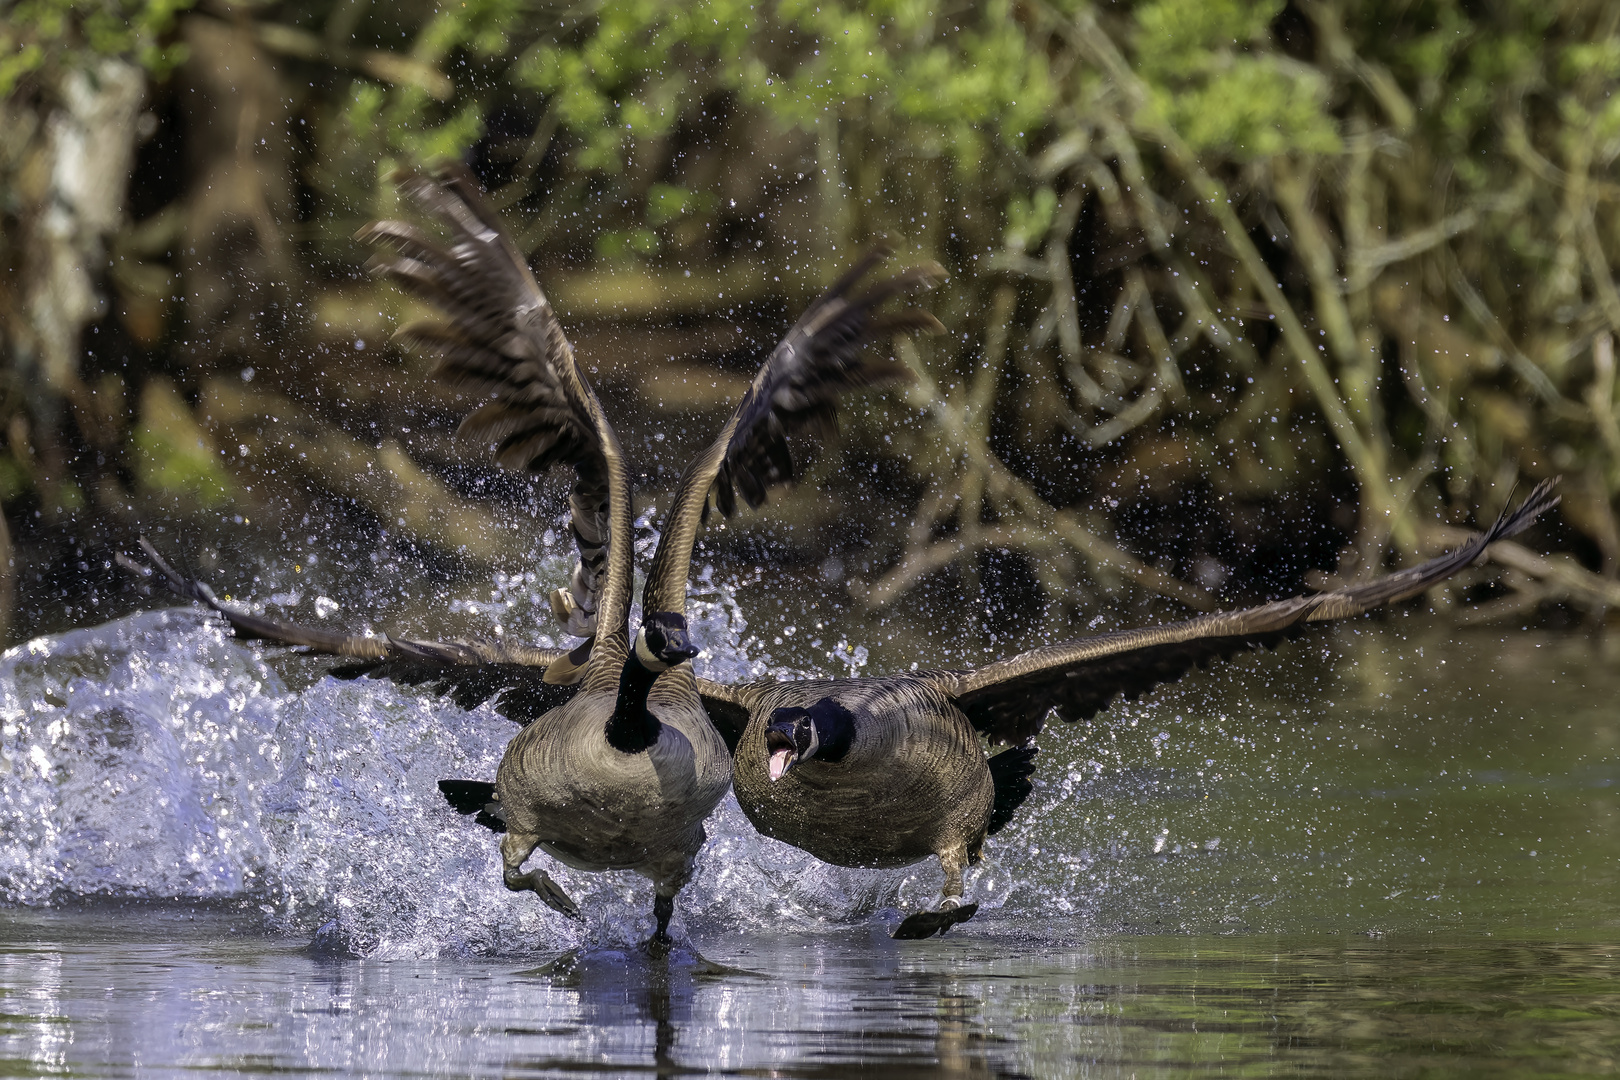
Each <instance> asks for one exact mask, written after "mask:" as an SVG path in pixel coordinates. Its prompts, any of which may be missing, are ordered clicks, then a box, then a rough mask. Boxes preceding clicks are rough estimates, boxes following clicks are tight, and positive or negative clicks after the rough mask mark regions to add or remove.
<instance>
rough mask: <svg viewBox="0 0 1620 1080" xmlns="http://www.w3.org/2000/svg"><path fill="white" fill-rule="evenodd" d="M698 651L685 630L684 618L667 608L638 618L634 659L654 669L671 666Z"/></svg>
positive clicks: (694, 654) (687, 658)
mask: <svg viewBox="0 0 1620 1080" xmlns="http://www.w3.org/2000/svg"><path fill="white" fill-rule="evenodd" d="M700 651H701V650H699V649H698V648H697V647H696V646H695V645H693V644H692V638H691V636H690V635H689V634H688V633H687V632H686V617H685V616H683V615H676V614H674V613H673V612H668V611H655V612H653V613H652V614H651V615H648V616H647V617H646V618H644V619H642V620H641V631H640V632H639V633H638V634H636V659H638V660H640V661H641V662H642V663H643V664H644V665H646V666H647V667H649V668H652V669H653V670H655V671H657V670H662V669H663V668H671V667H674V666H675V665H676V664H679V663H681V662H682V661H685V660H690V659H692V657H694V656H696V655H697V654H698V653H699V652H700Z"/></svg>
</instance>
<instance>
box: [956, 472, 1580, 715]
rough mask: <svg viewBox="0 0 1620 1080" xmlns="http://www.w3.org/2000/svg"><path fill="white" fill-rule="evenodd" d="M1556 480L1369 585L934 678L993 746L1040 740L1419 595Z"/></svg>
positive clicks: (1548, 499) (1543, 504) (1532, 513)
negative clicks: (1050, 720)
mask: <svg viewBox="0 0 1620 1080" xmlns="http://www.w3.org/2000/svg"><path fill="white" fill-rule="evenodd" d="M1556 483H1557V481H1555V480H1546V481H1543V482H1542V483H1540V484H1538V485H1537V486H1536V488H1535V490H1534V491H1532V492H1531V493H1530V496H1529V498H1527V499H1525V501H1524V502H1523V503H1521V504H1520V505H1519V508H1518V509H1516V510H1514V511H1513V512H1512V513H1504V514H1503V515H1502V516H1501V517H1499V518H1498V519H1497V520H1496V523H1495V524H1494V525H1492V526H1491V527H1490V529H1488V530H1487V531H1486V532H1485V533H1484V534H1483V535H1481V536H1476V537H1475V538H1474V539H1472V540H1470V541H1469V542H1468V543H1466V544H1464V545H1462V546H1461V547H1459V548H1457V549H1456V550H1455V551H1452V552H1449V553H1448V554H1445V555H1442V556H1440V557H1439V558H1436V559H1430V560H1429V561H1428V562H1425V563H1422V564H1420V565H1418V566H1414V567H1412V568H1411V569H1409V570H1402V571H1401V572H1399V573H1396V574H1391V575H1389V576H1388V577H1384V578H1380V579H1378V580H1377V581H1372V582H1368V583H1367V584H1365V585H1355V586H1351V587H1348V588H1343V589H1336V590H1334V591H1333V592H1329V593H1321V594H1318V595H1315V596H1298V597H1295V598H1293V599H1291V600H1279V601H1277V602H1275V603H1271V604H1265V605H1263V606H1261V607H1256V608H1249V609H1248V610H1246V611H1232V612H1221V613H1217V614H1213V615H1202V616H1199V617H1198V618H1196V619H1188V620H1187V621H1185V622H1178V623H1170V624H1168V625H1165V626H1150V627H1144V628H1142V629H1139V630H1123V631H1119V632H1116V633H1110V634H1099V635H1097V636H1096V637H1092V638H1085V639H1082V640H1080V641H1071V642H1066V643H1064V644H1062V645H1049V646H1046V647H1044V648H1040V649H1031V650H1030V651H1029V652H1026V653H1020V654H1019V655H1017V656H1014V657H1011V658H1009V659H1007V660H1001V661H998V662H996V663H994V664H989V665H987V666H985V667H982V668H979V669H978V670H977V671H971V672H966V673H961V674H954V675H952V674H944V675H941V676H939V679H940V681H941V683H943V684H944V686H945V689H946V691H947V692H948V693H950V694H951V696H952V697H953V698H954V700H955V701H956V704H957V705H958V706H959V707H960V708H961V709H962V711H964V712H965V713H967V715H968V718H969V719H970V720H972V721H973V726H974V727H976V728H978V729H979V730H980V731H982V732H984V733H985V734H986V735H987V736H989V738H990V741H991V742H992V743H1016V742H1022V741H1024V740H1025V739H1028V738H1030V737H1032V736H1033V735H1035V734H1036V733H1037V732H1039V731H1040V729H1041V725H1042V723H1043V722H1044V721H1045V719H1046V715H1047V713H1048V712H1054V711H1055V712H1056V713H1057V715H1058V716H1059V717H1060V718H1061V719H1063V720H1070V721H1073V720H1085V719H1089V718H1091V717H1092V716H1094V715H1095V714H1096V713H1097V712H1098V711H1099V710H1101V709H1104V708H1106V707H1107V706H1108V705H1109V703H1110V702H1112V701H1113V700H1114V698H1116V697H1118V696H1120V695H1124V696H1125V697H1126V698H1127V699H1133V698H1136V697H1137V696H1139V695H1141V694H1143V693H1145V692H1146V691H1148V690H1150V689H1152V688H1153V687H1154V686H1157V685H1158V684H1160V683H1163V682H1169V681H1171V680H1174V679H1178V678H1180V677H1181V676H1182V675H1185V674H1186V673H1187V672H1188V671H1190V670H1191V669H1192V668H1193V667H1194V666H1203V665H1205V664H1207V663H1209V661H1211V660H1214V659H1216V658H1219V657H1226V656H1232V655H1234V654H1236V653H1240V652H1244V651H1246V650H1249V649H1257V648H1271V647H1273V646H1275V645H1276V644H1278V643H1279V642H1281V641H1283V640H1284V639H1286V638H1292V637H1297V636H1299V635H1300V634H1301V633H1303V632H1304V630H1305V627H1306V624H1308V623H1314V622H1324V621H1327V620H1331V619H1343V618H1347V617H1349V616H1351V615H1359V614H1361V613H1363V612H1365V611H1369V610H1371V609H1372V608H1375V607H1378V606H1379V605H1381V604H1386V603H1390V602H1392V601H1396V600H1402V599H1405V598H1407V597H1410V596H1415V595H1417V594H1418V593H1420V592H1422V591H1423V590H1424V589H1427V588H1428V587H1429V586H1431V585H1433V584H1434V583H1435V582H1437V581H1441V580H1443V579H1445V578H1447V577H1450V576H1451V575H1452V574H1454V573H1456V572H1457V571H1458V570H1461V569H1462V568H1463V567H1465V566H1467V565H1468V564H1470V563H1472V562H1473V561H1474V560H1475V559H1477V558H1478V557H1479V556H1480V555H1481V554H1482V553H1483V552H1484V550H1485V548H1486V547H1488V546H1489V545H1490V544H1492V543H1494V542H1495V541H1497V540H1502V539H1506V538H1507V537H1510V536H1513V535H1515V534H1517V533H1519V532H1522V531H1523V530H1524V529H1526V528H1528V527H1529V526H1530V524H1531V522H1533V521H1535V519H1536V518H1537V517H1538V516H1539V515H1540V514H1542V513H1544V512H1545V511H1547V510H1549V509H1551V508H1552V507H1553V506H1555V505H1556V504H1557V502H1558V499H1557V497H1555V496H1554V495H1553V494H1552V489H1553V486H1554V485H1555V484H1556Z"/></svg>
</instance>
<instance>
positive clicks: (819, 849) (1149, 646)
mask: <svg viewBox="0 0 1620 1080" xmlns="http://www.w3.org/2000/svg"><path fill="white" fill-rule="evenodd" d="M1553 484H1554V481H1543V482H1542V483H1541V484H1539V485H1538V486H1537V487H1536V488H1535V490H1534V491H1532V492H1531V494H1530V496H1529V498H1527V499H1526V500H1525V501H1524V503H1522V504H1521V505H1520V506H1519V508H1518V509H1517V510H1515V511H1513V512H1512V513H1510V514H1503V515H1502V516H1501V517H1500V518H1498V519H1497V521H1496V523H1495V524H1494V525H1492V526H1491V528H1490V529H1489V530H1487V531H1486V532H1485V534H1484V535H1482V536H1478V537H1475V538H1474V539H1472V540H1470V541H1469V542H1468V543H1466V544H1464V545H1462V546H1461V547H1459V548H1458V549H1457V550H1455V551H1452V552H1450V553H1448V554H1446V555H1442V556H1440V557H1439V558H1435V559H1431V560H1429V561H1428V562H1425V563H1423V564H1421V565H1419V566H1415V567H1412V568H1411V569H1408V570H1403V571H1401V572H1399V573H1395V574H1391V575H1389V576H1387V577H1384V578H1380V579H1379V580H1377V581H1373V582H1369V583H1367V584H1364V585H1356V586H1351V587H1348V588H1342V589H1336V590H1334V591H1332V592H1328V593H1322V594H1318V595H1315V596H1301V597H1296V598H1294V599H1291V600H1279V601H1277V602H1275V603H1270V604H1265V605H1263V606H1260V607H1255V608H1249V609H1248V610H1245V611H1236V612H1227V613H1218V614H1213V615H1204V616H1200V617H1198V618H1194V619H1188V620H1186V621H1185V622H1179V623H1170V624H1168V625H1165V626H1155V627H1145V628H1143V629H1139V630H1125V631H1119V632H1115V633H1108V634H1099V635H1097V636H1095V637H1091V638H1082V639H1080V640H1077V641H1070V642H1064V643H1063V644H1059V645H1049V646H1046V647H1043V648H1038V649H1031V650H1030V651H1028V652H1025V653H1020V654H1019V655H1017V656H1014V657H1011V658H1009V659H1006V660H1001V661H997V662H996V663H993V664H989V665H986V666H985V667H982V668H979V669H977V670H974V671H935V672H911V673H906V674H899V675H888V676H880V677H875V678H862V679H827V680H807V681H802V682H785V683H773V682H756V683H748V684H744V685H740V686H719V685H709V684H703V683H700V684H699V691H700V692H701V693H702V694H703V695H704V701H705V704H707V705H708V708H709V715H710V716H711V717H713V718H714V719H715V721H716V723H718V724H720V725H721V726H722V727H723V728H729V729H730V730H731V731H733V732H735V731H736V730H737V727H738V725H739V724H743V725H745V726H743V727H742V731H741V737H740V739H738V741H737V742H736V745H735V747H734V761H733V764H732V787H733V790H734V791H735V792H736V794H737V802H738V804H739V805H740V806H741V807H742V810H743V813H744V814H746V815H747V816H748V819H749V820H750V821H751V822H753V823H754V826H755V828H757V829H759V831H760V832H762V833H764V834H765V835H767V836H773V837H775V838H777V839H778V840H783V841H786V842H787V843H790V844H793V845H794V846H795V847H799V848H803V849H804V850H805V851H808V852H810V853H811V854H812V855H814V856H816V857H817V858H819V859H821V860H823V861H825V862H830V863H836V864H838V865H840V866H868V867H893V866H906V865H909V864H911V863H915V862H918V861H919V860H922V859H925V858H927V857H928V856H930V855H934V856H937V857H938V858H939V860H940V863H941V865H942V866H943V868H944V870H945V885H944V888H943V890H942V894H941V898H940V902H939V904H938V905H937V906H936V907H935V909H934V910H932V911H923V912H917V913H915V914H913V915H910V916H909V917H907V918H906V919H905V920H904V921H903V922H901V924H900V926H899V928H898V929H897V930H896V931H895V934H894V936H895V937H898V938H922V937H928V936H930V935H932V934H935V933H943V932H944V931H945V930H947V929H949V928H950V927H951V926H953V925H955V924H956V923H959V922H963V921H965V920H967V919H969V918H971V917H972V916H973V914H974V912H975V911H977V910H978V905H977V904H973V903H966V902H963V897H962V872H963V870H964V869H965V868H966V867H967V866H970V865H972V864H973V863H974V862H976V861H978V858H979V854H980V850H981V848H982V846H983V844H984V840H985V837H986V836H988V835H990V834H993V833H995V832H996V831H997V830H999V829H1000V828H1001V827H1002V826H1003V825H1005V824H1006V823H1007V822H1008V821H1009V820H1011V818H1012V815H1013V812H1014V811H1015V810H1016V809H1017V808H1018V806H1019V804H1020V803H1022V802H1023V801H1024V799H1025V798H1026V797H1027V796H1028V795H1029V793H1030V791H1031V789H1032V788H1031V783H1030V780H1029V777H1030V775H1031V773H1032V772H1033V771H1034V763H1033V760H1032V759H1033V758H1034V755H1035V748H1034V747H1033V746H1032V745H1030V740H1032V739H1033V738H1034V736H1035V735H1036V734H1038V733H1039V732H1040V730H1041V728H1042V726H1043V724H1044V722H1045V719H1046V717H1047V715H1048V714H1049V713H1051V712H1056V713H1057V715H1058V716H1059V717H1060V718H1061V719H1063V720H1066V721H1075V720H1084V719H1089V718H1090V717H1092V716H1093V715H1095V714H1096V713H1097V712H1098V711H1099V710H1101V709H1103V708H1106V707H1107V706H1108V704H1109V703H1110V702H1111V701H1113V699H1114V698H1115V697H1116V696H1118V695H1121V694H1123V695H1124V696H1125V697H1127V698H1135V697H1137V696H1139V695H1140V694H1142V693H1144V692H1145V691H1147V690H1148V689H1150V688H1152V687H1153V686H1155V685H1157V684H1159V683H1162V682H1167V681H1170V680H1173V679H1177V678H1179V677H1181V676H1182V675H1184V674H1185V673H1186V672H1187V671H1189V670H1191V668H1192V667H1193V666H1194V665H1200V666H1202V665H1204V664H1207V663H1208V662H1209V661H1210V660H1212V659H1215V658H1216V657H1223V656H1230V655H1233V654H1235V653H1238V652H1242V651H1244V650H1246V649H1253V648H1256V647H1260V646H1265V647H1270V646H1273V645H1275V644H1277V643H1278V642H1280V641H1282V640H1283V639H1285V638H1289V637H1293V636H1296V635H1297V634H1299V633H1301V632H1303V630H1304V629H1305V627H1306V626H1307V624H1310V623H1318V622H1325V621H1328V620H1333V619H1342V618H1346V617H1348V616H1351V615H1359V614H1362V613H1363V612H1366V611H1368V610H1370V609H1372V608H1375V607H1378V606H1379V605H1381V604H1385V603H1389V602H1391V601H1396V600H1401V599H1404V598H1407V597H1410V596H1414V595H1416V594H1418V593H1420V592H1422V591H1423V590H1424V589H1426V588H1428V587H1429V586H1431V585H1433V584H1434V583H1435V582H1437V581H1440V580H1442V579H1444V578H1446V577H1448V576H1450V575H1451V574H1454V573H1456V572H1457V571H1458V570H1460V569H1462V568H1463V567H1465V566H1467V565H1468V564H1469V563H1471V562H1473V561H1474V559H1476V558H1477V557H1478V556H1479V555H1480V553H1481V552H1483V551H1484V550H1485V548H1486V547H1487V546H1488V545H1489V544H1491V543H1493V542H1494V541H1496V540H1500V539H1503V538H1505V537H1509V536H1513V535H1514V534H1516V533H1518V532H1521V531H1522V530H1524V529H1525V528H1527V527H1528V526H1529V525H1530V523H1531V522H1533V521H1534V520H1535V519H1536V517H1537V516H1538V515H1539V514H1541V513H1542V512H1544V511H1545V510H1547V509H1549V508H1551V507H1552V506H1553V505H1555V504H1556V503H1557V501H1558V500H1557V499H1556V498H1555V497H1553V495H1552V487H1553ZM744 718H746V719H744ZM981 734H982V735H984V736H986V737H987V739H988V740H989V742H990V743H991V744H992V745H995V744H1006V743H1012V744H1016V745H1014V746H1013V747H1012V748H1011V749H1008V750H1004V751H1002V752H1001V753H999V754H997V755H995V756H994V757H991V758H989V759H988V760H986V758H985V755H984V753H983V751H981V750H980V748H979V743H978V736H979V735H981Z"/></svg>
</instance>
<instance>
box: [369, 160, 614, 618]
mask: <svg viewBox="0 0 1620 1080" xmlns="http://www.w3.org/2000/svg"><path fill="white" fill-rule="evenodd" d="M399 185H400V191H401V192H402V193H403V194H404V195H405V196H406V197H408V198H409V199H410V200H411V201H412V202H414V203H416V204H417V205H418V206H419V207H421V209H422V210H423V211H424V212H425V213H426V214H427V215H428V216H429V217H431V218H432V219H434V220H435V221H436V222H438V224H439V225H441V226H442V227H443V228H444V230H445V231H446V232H447V233H448V234H449V241H450V242H449V245H448V246H445V245H442V244H440V243H439V242H438V241H437V240H436V239H434V238H433V237H431V236H429V235H428V234H427V233H425V232H423V231H422V230H421V229H418V228H417V227H416V226H414V225H411V224H409V223H407V222H403V221H378V222H373V223H372V224H370V225H367V226H366V227H365V228H363V229H361V230H360V231H359V232H358V233H356V234H355V238H356V239H357V240H358V241H360V242H361V243H363V244H368V245H370V246H372V247H375V248H377V249H378V250H377V252H376V254H374V255H373V256H372V259H371V261H370V263H369V264H368V267H369V269H370V270H371V271H372V273H374V274H377V275H378V276H381V277H386V278H388V279H389V280H391V281H394V282H395V283H396V284H398V285H399V286H400V287H401V288H403V289H404V290H405V291H407V292H410V293H412V294H414V295H416V296H419V297H421V298H422V299H424V300H427V301H428V302H429V303H431V304H433V305H434V306H436V307H437V308H438V309H439V310H440V311H441V312H443V313H444V315H445V316H446V317H447V318H448V320H449V322H448V324H434V325H422V324H418V325H413V326H408V327H406V328H404V329H403V330H401V331H400V333H399V338H400V339H401V340H402V341H403V342H405V343H406V344H407V345H409V346H412V347H415V348H417V349H420V350H422V351H424V352H427V353H430V354H432V355H434V356H436V357H437V358H438V360H437V364H436V366H435V367H434V374H435V375H437V376H438V377H440V378H442V379H445V380H446V381H447V382H449V383H451V384H452V385H455V386H460V387H465V388H467V389H469V390H471V391H473V392H475V393H479V394H484V395H488V396H489V398H490V400H489V401H488V402H486V403H485V404H484V405H483V406H482V407H480V408H478V409H477V410H476V411H474V412H473V413H472V414H470V415H469V416H467V417H466V418H465V419H464V420H463V421H462V422H461V427H460V429H459V431H458V433H457V434H458V435H459V436H460V437H462V438H464V439H467V440H472V441H476V442H477V443H479V444H481V445H484V446H493V447H494V454H495V458H496V460H497V461H499V462H500V463H501V464H503V465H506V466H508V467H511V468H515V469H528V470H531V471H536V472H540V471H544V470H546V469H549V468H550V467H552V466H553V465H569V466H572V467H573V468H574V470H575V473H576V475H577V478H578V479H577V482H576V483H575V485H574V491H573V495H572V498H571V499H570V509H571V511H572V517H573V530H574V538H575V541H576V543H577V545H578V548H579V565H578V566H577V567H576V569H575V572H574V578H573V581H572V583H571V586H570V588H568V589H559V590H557V592H556V593H555V594H554V595H553V598H552V606H553V608H554V609H555V610H556V612H557V614H558V616H559V617H560V618H562V619H563V620H564V621H565V623H566V624H567V627H568V630H569V632H570V633H574V634H578V635H580V636H582V637H589V636H591V635H593V634H595V633H596V626H597V618H598V615H599V614H600V613H601V612H602V604H603V603H604V602H607V600H608V599H609V598H608V597H607V596H606V594H608V593H613V594H614V597H613V599H615V600H619V599H621V598H619V597H618V595H617V594H618V593H619V592H622V593H623V596H622V602H620V603H616V604H615V605H614V607H615V612H614V613H612V614H610V617H609V619H608V629H609V632H610V634H611V630H612V627H613V624H614V622H615V618H614V617H612V616H613V615H616V616H617V621H619V622H622V621H623V616H624V613H625V612H626V611H627V610H628V597H629V587H630V585H629V571H630V567H629V546H628V545H629V538H628V536H627V537H625V550H624V558H623V560H622V562H623V564H624V565H623V566H622V567H618V568H615V566H614V559H613V558H612V556H611V552H610V548H611V546H612V533H613V528H612V522H613V520H614V518H615V514H614V512H613V510H614V494H613V493H614V490H615V488H622V491H623V494H624V499H625V502H626V505H625V508H624V515H625V517H626V518H627V519H628V516H629V508H628V498H629V480H628V477H627V475H625V474H624V471H623V462H622V458H621V455H620V453H619V447H618V442H617V440H616V439H615V438H614V436H613V433H612V430H611V428H609V427H608V426H607V421H606V419H605V418H604V417H603V416H602V411H601V406H600V405H599V404H598V403H597V400H596V396H595V394H594V393H592V391H591V389H590V387H589V385H588V384H587V383H586V381H585V379H584V376H583V375H582V374H581V373H580V371H579V368H578V365H577V364H576V363H575V360H574V350H573V347H572V346H571V345H570V344H569V342H568V338H567V336H566V335H565V334H564V333H563V330H562V325H561V324H560V323H559V322H558V321H557V317H556V314H555V313H554V312H553V311H552V308H551V304H550V302H549V301H548V300H547V299H546V296H545V294H544V293H543V292H542V291H541V289H540V286H539V284H538V283H537V282H536V281H535V279H534V275H533V274H531V273H530V272H529V268H528V266H527V264H526V263H525V262H524V260H523V257H522V256H521V255H520V254H519V252H518V251H517V249H516V248H515V247H514V246H513V245H512V243H511V241H510V240H508V239H507V238H506V236H505V234H504V233H503V232H502V231H501V226H500V221H499V219H498V218H497V217H496V216H495V213H494V211H493V210H491V209H490V208H489V207H488V206H487V205H486V204H485V202H484V200H483V198H482V196H481V195H480V194H479V191H478V183H477V181H476V180H475V179H473V177H472V175H471V174H470V173H468V172H467V171H466V170H465V169H464V168H461V167H459V166H447V167H445V168H444V169H442V170H441V171H440V172H439V174H438V175H437V176H436V177H428V176H424V175H422V174H420V173H416V172H404V173H402V174H401V175H400V177H399ZM618 574H622V577H623V580H622V581H621V580H619V579H618V577H616V576H615V575H618Z"/></svg>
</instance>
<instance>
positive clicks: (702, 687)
mask: <svg viewBox="0 0 1620 1080" xmlns="http://www.w3.org/2000/svg"><path fill="white" fill-rule="evenodd" d="M696 682H697V692H698V697H700V698H702V699H703V709H704V711H705V712H707V713H708V714H709V721H710V722H711V723H713V724H714V727H715V730H716V731H718V732H719V733H720V737H721V738H722V739H724V740H726V749H727V750H730V751H731V752H732V753H733V754H735V753H736V752H737V744H738V743H739V742H741V741H742V737H743V732H744V731H746V730H747V729H748V716H749V712H750V710H751V708H752V706H753V701H754V692H753V691H752V690H751V689H750V688H749V687H748V686H746V685H744V686H727V685H726V684H725V683H717V682H712V681H710V680H708V679H697V680H696Z"/></svg>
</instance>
